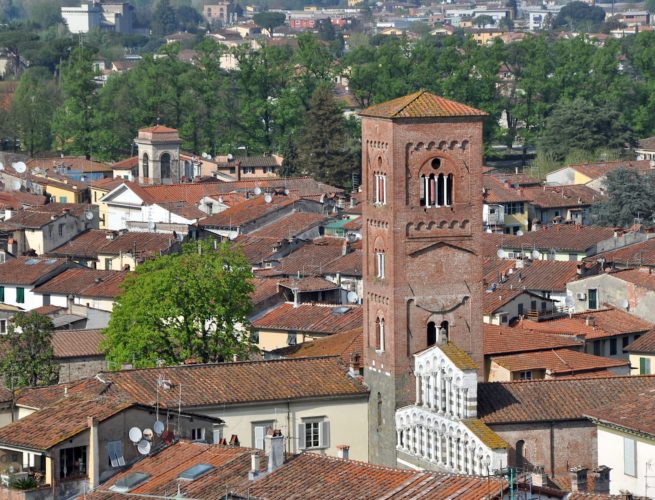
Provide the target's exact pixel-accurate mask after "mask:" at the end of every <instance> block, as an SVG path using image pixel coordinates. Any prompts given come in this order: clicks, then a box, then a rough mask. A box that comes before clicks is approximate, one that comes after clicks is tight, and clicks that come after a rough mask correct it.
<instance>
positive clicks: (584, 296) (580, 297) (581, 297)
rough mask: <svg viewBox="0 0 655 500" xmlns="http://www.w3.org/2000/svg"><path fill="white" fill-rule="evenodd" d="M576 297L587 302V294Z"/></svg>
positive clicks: (582, 293)
mask: <svg viewBox="0 0 655 500" xmlns="http://www.w3.org/2000/svg"><path fill="white" fill-rule="evenodd" d="M575 296H576V297H577V299H578V300H587V294H586V293H584V292H578V293H577V294H576V295H575Z"/></svg>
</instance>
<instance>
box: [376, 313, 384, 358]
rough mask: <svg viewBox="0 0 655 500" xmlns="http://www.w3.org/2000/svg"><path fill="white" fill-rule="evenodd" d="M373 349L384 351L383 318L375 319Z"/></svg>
mask: <svg viewBox="0 0 655 500" xmlns="http://www.w3.org/2000/svg"><path fill="white" fill-rule="evenodd" d="M375 350H376V351H380V352H383V351H384V318H377V319H376V320H375Z"/></svg>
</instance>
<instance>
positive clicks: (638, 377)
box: [480, 353, 655, 385]
mask: <svg viewBox="0 0 655 500" xmlns="http://www.w3.org/2000/svg"><path fill="white" fill-rule="evenodd" d="M585 354H588V353H585ZM592 356H593V354H592ZM601 357H602V356H601ZM644 378H655V374H649V375H605V376H602V377H578V378H563V379H558V378H553V379H536V380H510V381H501V382H480V384H483V385H491V384H503V385H506V384H517V385H518V384H526V385H527V384H541V383H545V382H572V381H574V382H580V381H587V380H590V381H591V380H594V381H596V380H615V379H623V380H641V379H644Z"/></svg>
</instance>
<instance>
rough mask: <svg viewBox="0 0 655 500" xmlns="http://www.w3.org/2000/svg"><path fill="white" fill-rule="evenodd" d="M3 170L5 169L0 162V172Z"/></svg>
mask: <svg viewBox="0 0 655 500" xmlns="http://www.w3.org/2000/svg"><path fill="white" fill-rule="evenodd" d="M4 169H5V164H4V163H2V162H1V161H0V170H4Z"/></svg>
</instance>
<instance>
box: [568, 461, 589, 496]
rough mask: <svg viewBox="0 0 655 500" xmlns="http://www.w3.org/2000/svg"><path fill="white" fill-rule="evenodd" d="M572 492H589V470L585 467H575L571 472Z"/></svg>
mask: <svg viewBox="0 0 655 500" xmlns="http://www.w3.org/2000/svg"><path fill="white" fill-rule="evenodd" d="M569 473H570V477H571V491H572V492H580V491H587V468H586V467H583V466H579V467H574V468H573V469H571V470H570V472H569Z"/></svg>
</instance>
